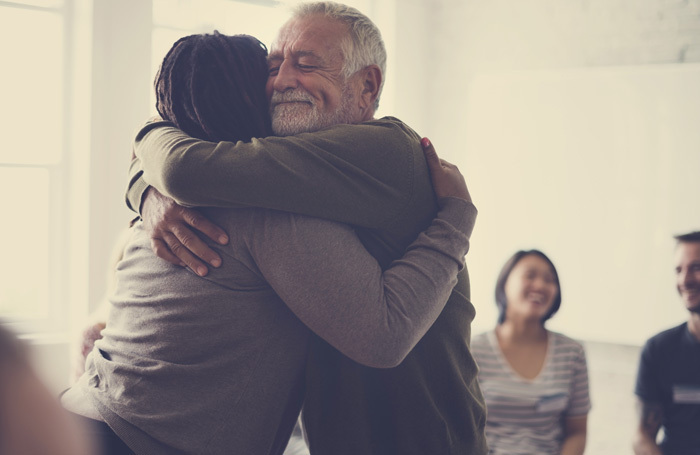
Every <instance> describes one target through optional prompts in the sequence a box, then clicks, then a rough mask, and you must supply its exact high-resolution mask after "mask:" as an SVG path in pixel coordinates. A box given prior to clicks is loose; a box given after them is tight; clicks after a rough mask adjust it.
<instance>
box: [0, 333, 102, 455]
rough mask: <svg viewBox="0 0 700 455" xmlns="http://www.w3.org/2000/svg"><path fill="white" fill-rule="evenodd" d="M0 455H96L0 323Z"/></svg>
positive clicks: (19, 344)
mask: <svg viewBox="0 0 700 455" xmlns="http://www.w3.org/2000/svg"><path fill="white" fill-rule="evenodd" d="M0 454H3V455H98V452H95V451H94V450H93V448H92V446H91V445H90V441H89V440H88V439H87V438H86V437H85V435H84V434H83V431H82V429H81V427H80V426H79V423H78V422H76V421H74V419H73V418H72V416H70V415H69V413H67V412H66V411H65V410H64V409H62V408H61V406H60V404H59V401H58V399H57V398H56V397H55V396H53V395H52V394H51V392H49V390H48V388H47V387H46V386H45V385H44V383H43V382H42V381H41V379H40V378H39V377H38V375H37V373H36V372H35V371H34V368H33V367H32V366H31V365H30V362H29V358H28V353H27V348H26V346H25V345H24V344H23V343H21V342H20V340H18V339H17V338H16V337H15V335H14V334H13V333H11V332H10V331H9V330H7V329H6V328H5V327H3V326H2V321H0Z"/></svg>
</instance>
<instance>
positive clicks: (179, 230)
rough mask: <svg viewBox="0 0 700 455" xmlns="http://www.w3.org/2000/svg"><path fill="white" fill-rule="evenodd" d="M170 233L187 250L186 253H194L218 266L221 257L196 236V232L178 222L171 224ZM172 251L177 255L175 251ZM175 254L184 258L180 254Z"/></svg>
mask: <svg viewBox="0 0 700 455" xmlns="http://www.w3.org/2000/svg"><path fill="white" fill-rule="evenodd" d="M171 233H172V235H174V236H175V238H177V240H178V241H179V243H180V245H181V246H182V247H183V248H184V249H185V250H187V253H189V254H190V255H194V256H196V257H197V258H199V259H201V260H203V261H205V262H207V263H208V264H211V265H212V266H214V267H219V266H220V265H221V258H220V257H219V255H218V254H217V253H216V252H215V251H214V250H212V249H211V248H209V246H208V245H207V244H206V243H204V242H203V241H202V239H200V238H199V236H197V234H195V233H194V232H193V231H191V230H190V229H188V228H187V226H186V225H184V224H179V225H175V226H173V228H172V230H171ZM173 252H174V253H175V254H176V255H177V253H176V252H175V251H173ZM177 256H178V257H179V258H180V259H183V260H184V258H183V257H182V256H181V255H177ZM185 262H187V261H185ZM188 265H189V264H188Z"/></svg>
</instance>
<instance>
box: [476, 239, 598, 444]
mask: <svg viewBox="0 0 700 455" xmlns="http://www.w3.org/2000/svg"><path fill="white" fill-rule="evenodd" d="M496 305H497V306H498V309H499V316H498V325H497V326H496V328H495V329H494V330H492V331H489V332H486V333H482V334H480V335H478V336H476V337H475V338H474V340H473V341H472V351H473V353H474V357H475V358H476V361H477V364H478V365H479V369H480V371H479V382H480V384H481V388H482V391H483V393H484V398H485V400H486V406H487V409H488V415H487V421H486V437H487V440H488V444H489V449H490V452H489V453H491V454H496V455H506V454H507V455H545V454H557V455H559V454H561V455H570V454H582V453H583V451H584V448H585V445H586V426H587V415H588V411H589V410H590V408H591V404H590V399H589V396H588V370H587V367H586V357H585V353H584V350H583V346H582V345H581V344H580V343H578V342H577V341H574V340H572V339H571V338H569V337H566V336H564V335H562V334H559V333H556V332H552V331H549V330H547V329H546V328H545V322H546V321H547V320H548V319H549V318H551V317H552V316H553V315H554V314H555V313H556V312H557V310H559V306H560V305H561V290H560V288H559V276H558V275H557V271H556V269H555V268H554V264H553V263H552V261H550V260H549V258H548V257H547V256H546V255H545V254H544V253H542V252H541V251H538V250H529V251H518V252H517V253H515V254H514V255H513V256H512V257H511V258H510V259H509V260H508V262H506V263H505V265H504V266H503V268H502V269H501V273H500V275H499V277H498V281H497V282H496Z"/></svg>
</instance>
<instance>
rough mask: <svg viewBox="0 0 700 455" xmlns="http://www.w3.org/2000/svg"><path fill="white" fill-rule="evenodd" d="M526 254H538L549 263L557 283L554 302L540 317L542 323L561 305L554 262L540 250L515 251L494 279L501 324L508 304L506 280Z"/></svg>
mask: <svg viewBox="0 0 700 455" xmlns="http://www.w3.org/2000/svg"><path fill="white" fill-rule="evenodd" d="M526 256H538V257H540V258H542V259H543V260H544V261H545V262H546V263H547V264H549V266H550V267H551V268H552V275H554V282H555V283H556V285H557V295H556V296H555V297H554V303H553V304H552V308H550V309H549V311H548V312H547V314H545V315H544V316H543V317H542V321H541V322H542V324H544V323H545V321H546V320H547V319H549V318H551V317H552V316H554V314H555V313H556V312H557V311H559V307H560V306H561V286H560V285H559V274H558V273H557V268H556V267H554V263H553V262H552V261H551V260H550V259H549V258H548V257H547V255H546V254H544V253H543V252H541V251H540V250H535V249H532V250H520V251H517V252H515V254H513V256H511V257H510V259H508V260H507V261H506V263H505V264H504V265H503V268H501V273H499V274H498V279H497V280H496V306H497V307H498V324H503V322H504V321H505V320H506V307H507V306H508V302H507V299H506V281H508V277H509V276H510V273H511V272H512V271H513V269H514V268H515V266H516V265H517V264H518V262H520V260H521V259H522V258H524V257H526Z"/></svg>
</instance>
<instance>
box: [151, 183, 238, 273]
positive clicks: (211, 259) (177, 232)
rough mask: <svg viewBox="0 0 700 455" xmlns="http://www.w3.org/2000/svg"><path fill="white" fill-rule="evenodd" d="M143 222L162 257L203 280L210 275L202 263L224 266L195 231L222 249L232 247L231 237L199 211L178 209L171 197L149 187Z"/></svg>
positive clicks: (152, 245)
mask: <svg viewBox="0 0 700 455" xmlns="http://www.w3.org/2000/svg"><path fill="white" fill-rule="evenodd" d="M141 218H143V226H144V228H145V229H146V231H148V232H149V233H150V235H151V248H153V252H154V253H155V254H156V255H157V256H158V257H160V258H162V259H165V260H166V261H168V262H171V263H173V264H176V265H181V266H183V267H184V266H188V267H189V268H191V269H192V270H194V271H195V273H197V275H199V276H204V275H206V274H207V272H208V269H207V266H206V264H205V263H204V262H202V261H205V262H206V263H208V264H211V265H212V266H214V267H219V266H220V265H221V258H220V257H219V255H218V254H216V252H214V250H212V249H211V248H209V247H208V246H207V245H206V243H204V242H203V241H202V240H201V239H200V238H199V237H198V236H197V234H195V233H194V231H193V230H192V229H191V228H194V229H197V230H198V231H200V232H202V233H203V234H204V235H206V236H207V237H209V238H210V239H212V240H214V241H215V242H218V243H220V244H222V245H225V244H226V243H228V236H227V235H226V233H225V232H224V231H223V230H222V229H221V228H219V227H218V226H216V225H215V224H213V223H212V222H211V221H209V220H207V219H206V218H205V217H204V216H203V215H202V214H201V213H199V212H198V211H197V210H195V209H189V208H186V207H182V206H180V205H177V204H176V203H175V201H173V200H172V199H170V198H169V197H167V196H163V195H162V194H161V193H160V192H158V190H156V189H155V188H153V187H149V188H148V190H147V192H146V196H145V197H144V201H143V208H142V209H141ZM200 259H201V260H200Z"/></svg>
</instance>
